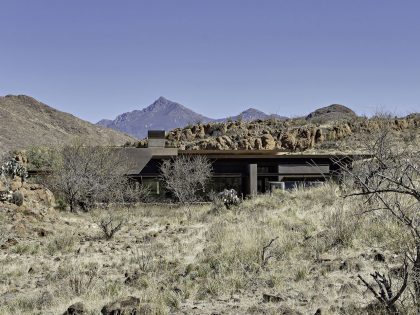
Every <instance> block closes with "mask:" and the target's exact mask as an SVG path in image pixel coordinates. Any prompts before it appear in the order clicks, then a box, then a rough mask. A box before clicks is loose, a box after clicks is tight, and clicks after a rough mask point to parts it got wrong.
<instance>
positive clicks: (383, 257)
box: [373, 253, 385, 262]
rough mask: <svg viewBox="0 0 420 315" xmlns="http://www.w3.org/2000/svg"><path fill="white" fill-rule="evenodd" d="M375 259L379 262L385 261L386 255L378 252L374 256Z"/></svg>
mask: <svg viewBox="0 0 420 315" xmlns="http://www.w3.org/2000/svg"><path fill="white" fill-rule="evenodd" d="M373 260H374V261H378V262H385V256H384V254H382V253H376V254H375V256H373Z"/></svg>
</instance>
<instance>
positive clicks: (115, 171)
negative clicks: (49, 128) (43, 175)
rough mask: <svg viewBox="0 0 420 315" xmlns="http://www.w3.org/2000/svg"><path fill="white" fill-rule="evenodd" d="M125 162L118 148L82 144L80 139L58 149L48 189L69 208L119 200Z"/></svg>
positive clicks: (84, 208)
mask: <svg viewBox="0 0 420 315" xmlns="http://www.w3.org/2000/svg"><path fill="white" fill-rule="evenodd" d="M127 167H128V166H127V163H126V161H125V159H124V158H123V156H122V155H121V154H120V151H119V150H116V149H112V148H107V147H93V146H85V145H84V144H83V143H81V142H76V143H75V144H72V145H66V146H64V147H63V148H62V149H61V150H60V151H59V159H58V162H57V163H55V165H54V168H53V170H52V175H51V177H50V179H49V181H48V182H49V186H50V187H51V189H52V190H53V191H54V192H56V193H57V194H58V195H59V196H61V197H62V198H63V199H64V200H65V201H66V202H67V203H68V205H69V206H70V210H71V211H76V210H77V209H78V208H81V209H82V210H85V211H87V210H89V209H90V208H92V207H93V205H94V204H95V203H97V202H106V203H108V202H112V201H118V199H119V198H121V196H122V195H123V194H122V193H121V191H122V190H123V189H125V187H126V186H127V178H126V177H125V176H124V174H125V171H126V169H127Z"/></svg>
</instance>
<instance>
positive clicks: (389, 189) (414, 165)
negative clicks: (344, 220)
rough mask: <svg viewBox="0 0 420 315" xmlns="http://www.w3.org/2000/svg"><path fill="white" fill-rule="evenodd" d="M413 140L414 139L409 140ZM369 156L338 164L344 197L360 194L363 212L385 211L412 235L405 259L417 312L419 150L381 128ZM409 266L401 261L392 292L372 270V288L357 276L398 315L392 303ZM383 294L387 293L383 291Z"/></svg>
mask: <svg viewBox="0 0 420 315" xmlns="http://www.w3.org/2000/svg"><path fill="white" fill-rule="evenodd" d="M412 140H413V139H412ZM414 140H415V139H414ZM369 149H370V153H371V156H370V157H369V158H363V159H361V160H359V161H355V162H354V163H353V165H352V166H349V165H347V164H344V163H342V164H340V161H337V163H338V164H340V165H341V169H342V170H343V172H344V178H345V181H346V179H347V180H348V181H347V183H348V184H349V185H348V186H347V187H348V188H350V189H349V190H348V191H347V192H345V195H344V197H346V198H349V197H355V196H360V197H362V198H363V200H364V201H365V205H366V209H364V212H365V213H367V212H376V211H386V212H388V213H390V214H391V216H392V217H393V218H394V219H396V220H397V221H398V222H400V223H401V224H402V226H404V227H405V228H406V229H407V231H408V233H409V234H410V235H411V239H412V244H401V248H407V250H406V252H405V253H404V256H405V257H406V258H405V259H408V261H409V262H411V275H410V276H411V280H412V281H411V283H412V284H413V287H414V288H413V289H414V293H413V294H412V296H413V297H414V303H415V305H416V308H417V313H420V183H419V179H420V177H419V175H420V154H419V153H420V152H419V148H418V146H417V145H416V142H415V141H413V142H411V143H405V144H404V145H403V146H401V144H399V143H396V142H395V141H394V142H393V141H392V135H391V133H390V131H388V130H385V129H382V130H380V132H379V135H378V136H377V137H376V138H375V139H374V141H373V142H372V143H370V144H369ZM409 269H410V266H409V265H408V263H405V262H404V272H403V273H404V275H405V276H404V279H403V284H402V285H401V286H400V288H399V289H398V290H397V292H396V294H393V293H392V287H391V280H390V278H388V279H387V278H386V277H385V275H382V274H379V273H378V272H375V273H374V274H372V277H373V279H374V280H375V282H376V283H377V284H378V286H379V289H378V290H377V291H375V289H374V288H373V287H372V286H371V285H369V284H368V283H367V281H365V280H364V279H363V278H362V277H361V276H359V278H360V279H361V280H362V281H363V283H364V284H365V285H366V286H367V288H368V289H369V290H370V291H372V292H373V293H374V295H375V296H376V297H377V299H378V300H379V301H381V303H383V304H384V306H385V307H386V309H387V310H388V311H389V313H391V314H397V313H398V311H397V308H396V307H395V303H396V302H397V300H398V298H399V297H400V296H401V294H402V293H403V291H404V290H405V289H406V287H407V276H408V272H409ZM385 293H386V294H385Z"/></svg>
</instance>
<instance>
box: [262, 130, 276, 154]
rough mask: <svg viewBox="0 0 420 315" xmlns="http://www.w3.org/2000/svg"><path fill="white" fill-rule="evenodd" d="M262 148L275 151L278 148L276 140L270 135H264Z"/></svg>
mask: <svg viewBox="0 0 420 315" xmlns="http://www.w3.org/2000/svg"><path fill="white" fill-rule="evenodd" d="M261 141H262V147H263V148H264V149H265V150H274V149H275V148H276V141H275V140H274V138H273V136H272V135H271V134H269V133H266V134H264V135H263V136H262V137H261Z"/></svg>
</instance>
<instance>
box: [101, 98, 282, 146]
mask: <svg viewBox="0 0 420 315" xmlns="http://www.w3.org/2000/svg"><path fill="white" fill-rule="evenodd" d="M269 118H276V119H280V120H284V119H287V117H284V116H279V115H276V114H271V115H270V114H266V113H264V112H262V111H260V110H258V109H255V108H252V107H250V108H248V109H246V110H244V111H242V112H241V113H240V114H239V115H236V116H231V117H226V118H210V117H207V116H204V115H201V114H199V113H197V112H195V111H193V110H191V109H190V108H188V107H186V106H184V105H182V104H180V103H178V102H174V101H171V100H169V99H167V98H165V97H163V96H160V97H159V98H158V99H157V100H155V101H154V102H153V103H152V104H151V105H149V106H147V107H144V108H143V109H135V110H133V111H130V112H125V113H122V114H120V115H118V116H117V117H116V118H115V119H114V120H112V119H102V120H100V121H98V122H97V123H96V124H97V125H100V126H103V127H107V128H111V129H114V130H118V131H122V132H126V133H128V134H130V135H132V136H134V137H136V138H139V139H141V138H144V137H145V136H146V135H147V130H148V129H165V130H166V131H169V130H172V129H175V128H181V127H185V126H187V125H189V124H194V123H197V122H201V123H207V122H223V121H228V120H241V119H243V120H246V121H251V120H257V119H263V120H264V119H269Z"/></svg>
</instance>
